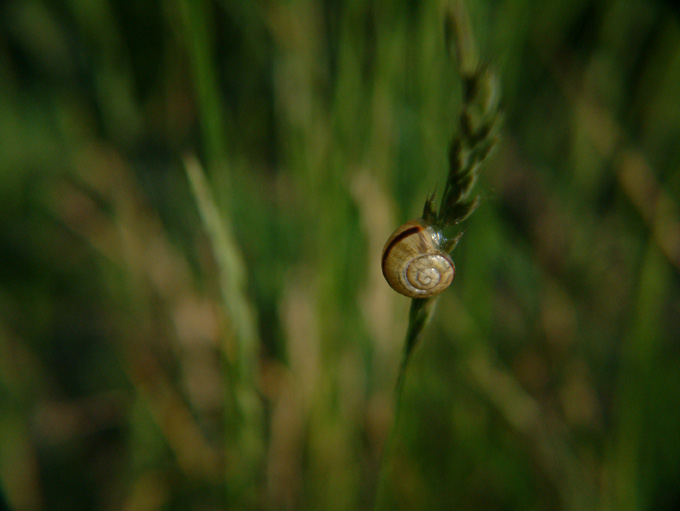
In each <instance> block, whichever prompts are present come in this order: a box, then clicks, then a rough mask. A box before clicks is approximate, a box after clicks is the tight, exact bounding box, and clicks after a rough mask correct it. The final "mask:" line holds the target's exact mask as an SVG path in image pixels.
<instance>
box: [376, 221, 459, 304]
mask: <svg viewBox="0 0 680 511" xmlns="http://www.w3.org/2000/svg"><path fill="white" fill-rule="evenodd" d="M440 238H441V236H440V235H439V234H438V233H437V231H435V230H434V229H433V228H432V227H431V226H430V225H427V224H426V223H425V222H423V221H422V220H412V221H410V222H407V223H405V224H404V225H402V226H401V227H399V228H398V229H397V230H396V231H394V233H392V235H391V236H390V237H389V239H388V240H387V242H386V243H385V248H384V249H383V256H382V271H383V275H384V276H385V279H386V280H387V282H388V284H389V285H390V286H391V287H392V289H394V290H395V291H397V292H398V293H401V294H403V295H406V296H409V297H411V298H427V297H428V296H433V295H436V294H439V293H441V292H442V291H444V289H446V288H447V287H449V285H450V284H451V282H452V281H453V277H454V274H455V266H454V264H453V261H452V260H451V257H450V256H449V254H447V253H446V252H444V251H443V250H441V249H440V248H439V242H440Z"/></svg>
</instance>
